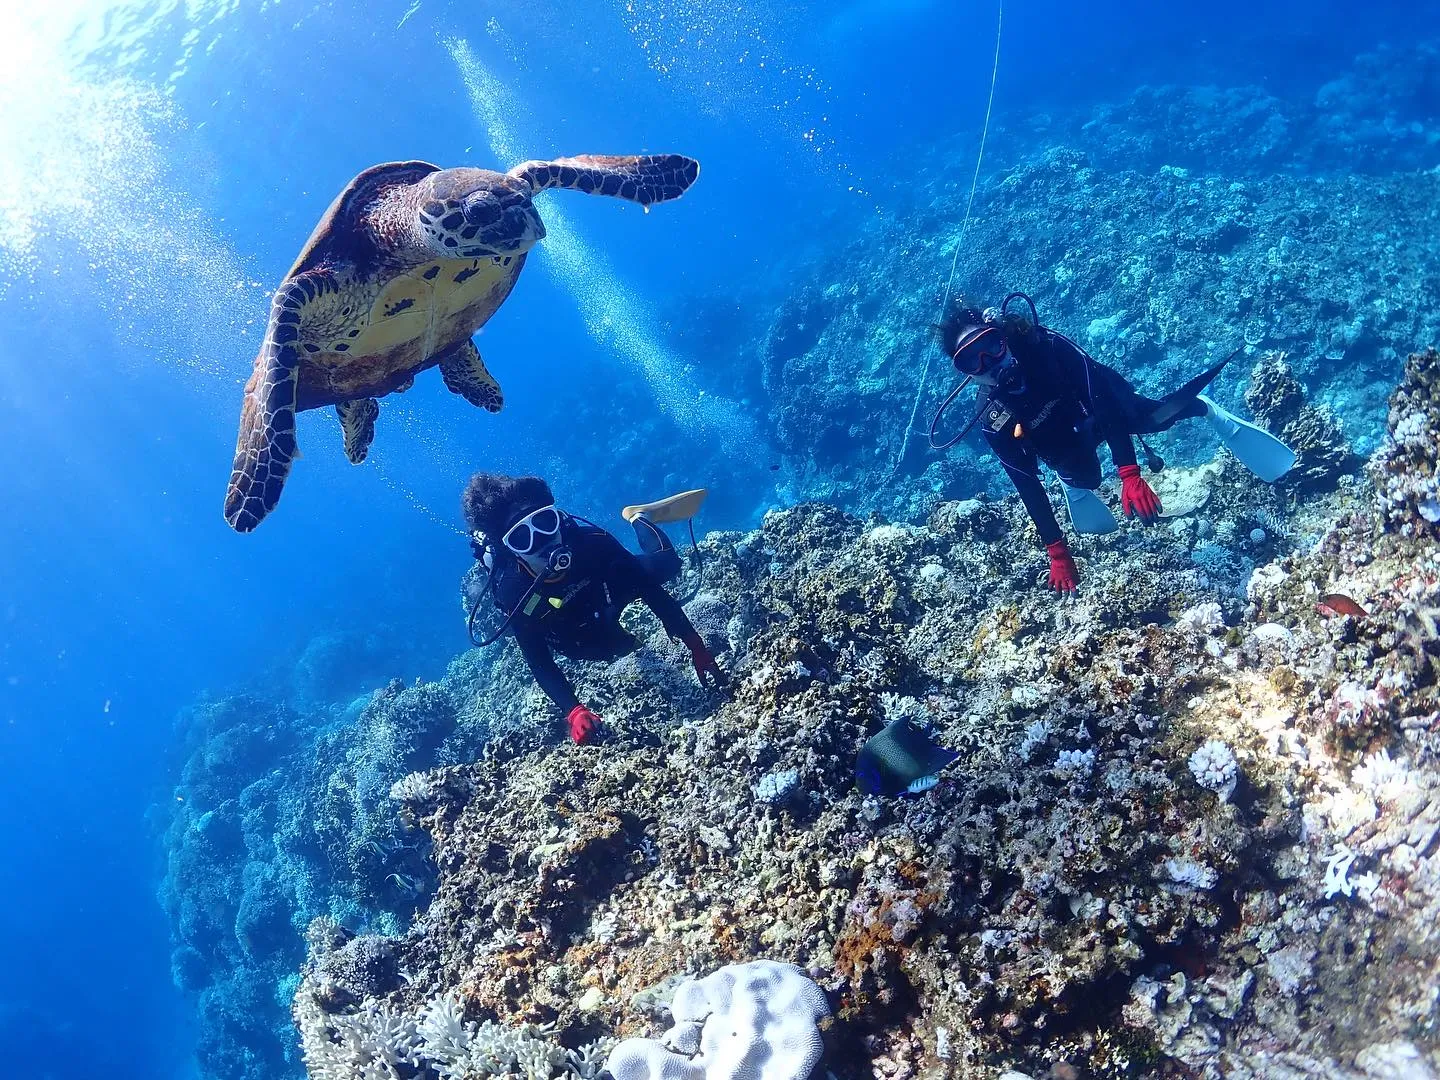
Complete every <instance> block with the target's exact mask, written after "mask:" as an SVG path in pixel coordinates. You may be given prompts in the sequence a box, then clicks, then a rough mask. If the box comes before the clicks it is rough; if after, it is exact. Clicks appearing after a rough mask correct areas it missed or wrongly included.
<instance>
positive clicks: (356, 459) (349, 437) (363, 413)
mask: <svg viewBox="0 0 1440 1080" xmlns="http://www.w3.org/2000/svg"><path fill="white" fill-rule="evenodd" d="M335 412H336V413H338V414H339V416H340V431H341V433H342V434H343V435H344V437H345V456H346V457H347V458H349V459H350V464H351V465H359V464H360V463H361V462H362V461H364V460H365V455H366V454H368V453H369V452H370V443H371V442H372V441H373V440H374V438H375V418H376V417H377V416H379V415H380V403H379V402H378V401H376V400H375V399H374V398H361V399H360V400H358V401H342V402H340V404H339V405H336V406H335Z"/></svg>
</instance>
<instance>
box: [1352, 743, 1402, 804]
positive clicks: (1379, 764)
mask: <svg viewBox="0 0 1440 1080" xmlns="http://www.w3.org/2000/svg"><path fill="white" fill-rule="evenodd" d="M1350 779H1351V780H1353V781H1354V783H1355V786H1356V787H1358V788H1360V789H1361V790H1362V791H1364V792H1366V793H1367V794H1369V795H1370V796H1371V797H1372V798H1374V799H1375V800H1377V801H1378V802H1388V801H1390V800H1392V799H1395V798H1397V797H1398V796H1399V795H1400V794H1401V793H1402V792H1403V791H1404V790H1405V785H1406V782H1407V780H1408V779H1409V772H1408V770H1407V769H1406V768H1405V764H1404V762H1400V761H1396V760H1395V759H1394V758H1392V757H1391V756H1390V751H1389V750H1377V751H1376V752H1375V753H1373V754H1371V755H1370V756H1369V757H1367V758H1366V759H1365V760H1364V761H1363V762H1362V763H1361V764H1360V765H1359V766H1357V767H1356V769H1355V772H1354V773H1353V774H1352V775H1351V777H1350Z"/></svg>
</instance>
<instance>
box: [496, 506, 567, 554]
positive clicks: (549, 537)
mask: <svg viewBox="0 0 1440 1080" xmlns="http://www.w3.org/2000/svg"><path fill="white" fill-rule="evenodd" d="M559 535H560V511H558V510H556V509H555V507H553V506H542V507H541V508H540V509H539V510H535V511H532V512H531V513H529V514H526V515H525V516H524V517H523V518H521V519H520V520H519V521H517V522H516V523H515V524H514V525H512V526H510V528H509V529H508V530H506V533H505V535H504V536H503V537H501V541H500V542H501V543H503V544H504V545H505V546H506V547H507V548H509V549H510V550H511V551H513V552H514V553H515V554H516V555H530V554H532V553H534V552H535V550H536V549H537V548H540V547H543V546H545V545H546V544H548V543H550V542H551V541H553V540H554V539H556V538H557V537H559Z"/></svg>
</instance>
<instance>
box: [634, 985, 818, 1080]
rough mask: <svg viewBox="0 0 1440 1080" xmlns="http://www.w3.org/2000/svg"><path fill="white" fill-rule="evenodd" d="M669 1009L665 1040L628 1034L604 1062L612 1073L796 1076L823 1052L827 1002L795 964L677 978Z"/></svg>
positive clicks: (679, 1077)
mask: <svg viewBox="0 0 1440 1080" xmlns="http://www.w3.org/2000/svg"><path fill="white" fill-rule="evenodd" d="M670 1012H671V1015H673V1016H674V1018H675V1027H674V1028H672V1032H673V1033H674V1038H670V1037H668V1036H667V1040H666V1041H667V1042H668V1043H669V1044H670V1045H669V1046H667V1045H666V1042H656V1041H655V1040H653V1039H626V1040H625V1041H624V1042H622V1043H620V1044H619V1045H618V1046H616V1047H615V1049H614V1050H613V1051H612V1052H611V1054H610V1060H609V1061H608V1062H607V1063H606V1068H608V1069H609V1070H610V1072H611V1073H612V1074H613V1075H614V1077H615V1080H802V1078H803V1077H807V1076H809V1075H810V1071H811V1070H812V1069H813V1068H814V1067H815V1064H816V1062H818V1061H819V1060H820V1055H821V1054H822V1053H823V1052H824V1043H823V1042H822V1040H821V1037H820V1029H819V1028H818V1027H817V1024H818V1022H819V1021H820V1020H821V1019H822V1018H823V1017H825V1016H827V1015H829V1012H830V1007H829V1004H828V1003H827V1002H826V1000H825V994H824V993H823V992H822V991H821V989H820V988H819V987H818V986H816V985H815V984H814V983H813V982H811V981H810V980H809V979H808V978H806V977H805V975H804V973H803V972H801V970H800V969H799V968H797V967H795V966H793V965H791V964H777V963H775V962H773V961H770V960H754V961H751V962H750V963H748V964H731V965H729V966H727V967H723V968H721V969H720V970H719V971H717V972H715V973H714V974H713V975H709V976H706V977H705V978H703V979H692V980H690V981H688V982H684V983H681V984H680V986H679V987H678V988H677V989H676V991H675V998H674V1000H673V1001H672V1002H671V1004H670ZM697 1026H699V1027H700V1029H701V1030H700V1037H699V1042H698V1044H697V1043H696V1042H695V1039H694V1033H695V1028H696V1027H697ZM670 1046H675V1047H677V1048H679V1047H681V1046H684V1047H686V1048H687V1049H688V1048H690V1047H694V1048H695V1052H694V1053H692V1054H689V1055H685V1054H681V1053H676V1052H675V1050H672V1049H670Z"/></svg>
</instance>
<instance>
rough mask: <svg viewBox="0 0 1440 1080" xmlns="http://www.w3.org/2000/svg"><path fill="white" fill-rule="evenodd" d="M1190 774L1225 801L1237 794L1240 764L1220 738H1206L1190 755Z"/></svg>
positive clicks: (1202, 785)
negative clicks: (1236, 786) (1236, 787)
mask: <svg viewBox="0 0 1440 1080" xmlns="http://www.w3.org/2000/svg"><path fill="white" fill-rule="evenodd" d="M1190 775H1191V776H1193V777H1195V782H1196V783H1197V784H1199V785H1200V786H1201V787H1203V788H1205V789H1206V790H1207V791H1213V792H1215V794H1217V795H1219V796H1220V801H1221V802H1225V801H1226V800H1228V799H1229V798H1230V796H1231V795H1233V794H1235V785H1236V783H1238V782H1239V780H1240V766H1239V764H1238V763H1237V762H1236V761H1235V755H1234V753H1233V752H1232V751H1231V750H1230V747H1228V746H1226V745H1225V744H1224V743H1223V742H1221V741H1220V740H1219V739H1206V740H1205V741H1204V742H1203V743H1201V744H1200V746H1199V747H1198V748H1197V749H1196V751H1195V752H1194V753H1193V754H1191V755H1190Z"/></svg>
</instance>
